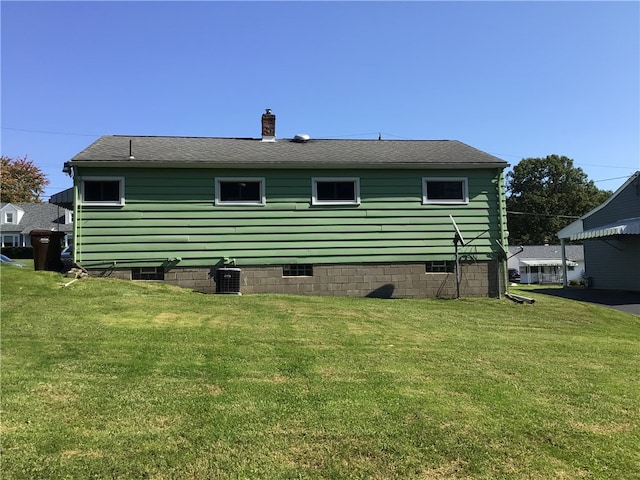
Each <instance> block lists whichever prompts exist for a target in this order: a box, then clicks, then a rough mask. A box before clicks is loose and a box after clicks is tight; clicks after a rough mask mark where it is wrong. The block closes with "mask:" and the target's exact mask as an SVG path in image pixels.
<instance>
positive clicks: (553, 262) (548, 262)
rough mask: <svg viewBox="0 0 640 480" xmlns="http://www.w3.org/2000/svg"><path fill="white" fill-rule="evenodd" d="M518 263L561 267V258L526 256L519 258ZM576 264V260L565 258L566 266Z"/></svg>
mask: <svg viewBox="0 0 640 480" xmlns="http://www.w3.org/2000/svg"><path fill="white" fill-rule="evenodd" d="M520 263H521V264H523V265H526V266H527V267H561V266H562V260H560V259H555V258H527V259H525V260H520ZM577 266H578V264H577V263H576V262H572V261H571V260H567V267H577Z"/></svg>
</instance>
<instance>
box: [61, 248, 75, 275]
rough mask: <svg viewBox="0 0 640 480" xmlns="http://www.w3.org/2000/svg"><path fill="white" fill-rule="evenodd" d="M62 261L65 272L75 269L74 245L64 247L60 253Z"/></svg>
mask: <svg viewBox="0 0 640 480" xmlns="http://www.w3.org/2000/svg"><path fill="white" fill-rule="evenodd" d="M60 261H61V262H62V267H63V268H64V271H65V272H66V271H69V270H71V269H72V268H73V245H67V246H66V247H64V249H63V250H62V252H60Z"/></svg>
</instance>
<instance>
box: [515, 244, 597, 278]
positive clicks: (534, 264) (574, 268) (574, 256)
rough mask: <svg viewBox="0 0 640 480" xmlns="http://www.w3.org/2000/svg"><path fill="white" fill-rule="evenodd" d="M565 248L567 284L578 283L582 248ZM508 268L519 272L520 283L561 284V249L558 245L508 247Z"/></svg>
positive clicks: (582, 256) (582, 271)
mask: <svg viewBox="0 0 640 480" xmlns="http://www.w3.org/2000/svg"><path fill="white" fill-rule="evenodd" d="M565 248H566V258H565V263H566V267H567V282H571V281H572V280H576V281H580V280H581V279H582V275H583V273H584V250H583V247H582V245H567V246H566V247H565ZM508 266H509V268H510V269H512V268H515V269H516V270H518V271H519V272H520V283H526V284H537V283H562V281H563V269H562V247H561V246H560V245H535V246H526V247H524V246H523V247H514V246H512V247H509V259H508Z"/></svg>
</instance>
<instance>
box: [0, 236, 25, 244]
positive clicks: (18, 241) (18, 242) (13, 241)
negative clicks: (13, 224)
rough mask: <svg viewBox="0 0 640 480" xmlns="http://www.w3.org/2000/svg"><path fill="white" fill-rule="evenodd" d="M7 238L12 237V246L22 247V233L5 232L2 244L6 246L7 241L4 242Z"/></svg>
mask: <svg viewBox="0 0 640 480" xmlns="http://www.w3.org/2000/svg"><path fill="white" fill-rule="evenodd" d="M5 238H11V243H13V245H11V246H12V247H21V246H22V245H21V244H20V235H17V234H14V233H3V234H2V246H3V247H6V245H5V243H4V239H5Z"/></svg>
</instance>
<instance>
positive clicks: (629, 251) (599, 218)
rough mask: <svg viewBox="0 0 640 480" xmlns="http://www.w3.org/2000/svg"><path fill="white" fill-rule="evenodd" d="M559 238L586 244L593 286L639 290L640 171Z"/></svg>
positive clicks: (563, 230)
mask: <svg viewBox="0 0 640 480" xmlns="http://www.w3.org/2000/svg"><path fill="white" fill-rule="evenodd" d="M558 237H559V238H560V240H561V241H562V244H563V245H564V243H565V241H566V240H567V239H570V240H583V241H584V258H585V266H586V268H585V273H586V276H587V277H588V279H589V284H590V286H592V287H594V288H599V289H604V290H629V291H640V171H638V172H636V173H634V174H633V175H632V176H631V177H629V179H628V180H627V181H626V182H625V183H624V184H623V185H622V186H621V187H620V188H619V189H618V190H616V191H615V192H614V193H613V195H611V196H610V197H609V198H608V199H607V200H606V201H605V202H604V203H602V204H601V205H600V206H598V207H596V208H595V209H593V210H591V211H590V212H589V213H587V214H586V215H583V216H582V217H580V218H579V219H578V220H576V221H575V222H573V223H572V224H570V225H568V226H567V227H565V228H563V229H562V230H560V231H559V232H558ZM566 248H569V247H566Z"/></svg>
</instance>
